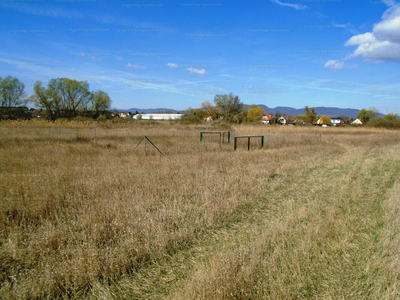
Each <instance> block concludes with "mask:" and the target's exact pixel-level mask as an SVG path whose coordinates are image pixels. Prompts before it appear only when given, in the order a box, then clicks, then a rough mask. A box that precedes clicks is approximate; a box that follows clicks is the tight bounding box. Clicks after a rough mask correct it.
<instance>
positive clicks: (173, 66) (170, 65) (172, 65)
mask: <svg viewBox="0 0 400 300" xmlns="http://www.w3.org/2000/svg"><path fill="white" fill-rule="evenodd" d="M168 67H170V69H171V70H175V69H178V68H179V65H178V64H174V63H168Z"/></svg>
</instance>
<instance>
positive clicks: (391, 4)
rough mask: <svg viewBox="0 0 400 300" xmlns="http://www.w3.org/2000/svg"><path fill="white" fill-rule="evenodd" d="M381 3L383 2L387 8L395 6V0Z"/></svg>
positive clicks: (384, 0) (386, 0)
mask: <svg viewBox="0 0 400 300" xmlns="http://www.w3.org/2000/svg"><path fill="white" fill-rule="evenodd" d="M382 2H383V3H384V4H386V5H387V6H393V5H396V1H395V0H382Z"/></svg>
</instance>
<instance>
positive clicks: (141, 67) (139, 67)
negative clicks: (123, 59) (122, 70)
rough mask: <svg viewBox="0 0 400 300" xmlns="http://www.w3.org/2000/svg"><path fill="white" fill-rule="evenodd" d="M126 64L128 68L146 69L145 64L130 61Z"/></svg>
mask: <svg viewBox="0 0 400 300" xmlns="http://www.w3.org/2000/svg"><path fill="white" fill-rule="evenodd" d="M126 66H127V67H128V68H134V69H146V67H145V66H140V65H133V64H131V63H128V64H127V65H126Z"/></svg>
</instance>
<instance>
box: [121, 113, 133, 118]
mask: <svg viewBox="0 0 400 300" xmlns="http://www.w3.org/2000/svg"><path fill="white" fill-rule="evenodd" d="M119 117H120V118H122V119H126V118H131V117H132V116H131V113H130V112H121V113H119Z"/></svg>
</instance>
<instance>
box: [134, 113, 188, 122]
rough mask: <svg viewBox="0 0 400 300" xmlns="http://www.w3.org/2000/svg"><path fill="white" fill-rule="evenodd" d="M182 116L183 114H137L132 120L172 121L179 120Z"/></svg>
mask: <svg viewBox="0 0 400 300" xmlns="http://www.w3.org/2000/svg"><path fill="white" fill-rule="evenodd" d="M183 116H184V115H183V114H137V115H134V116H133V118H134V119H136V120H156V121H172V120H179V119H181V118H182V117H183Z"/></svg>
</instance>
